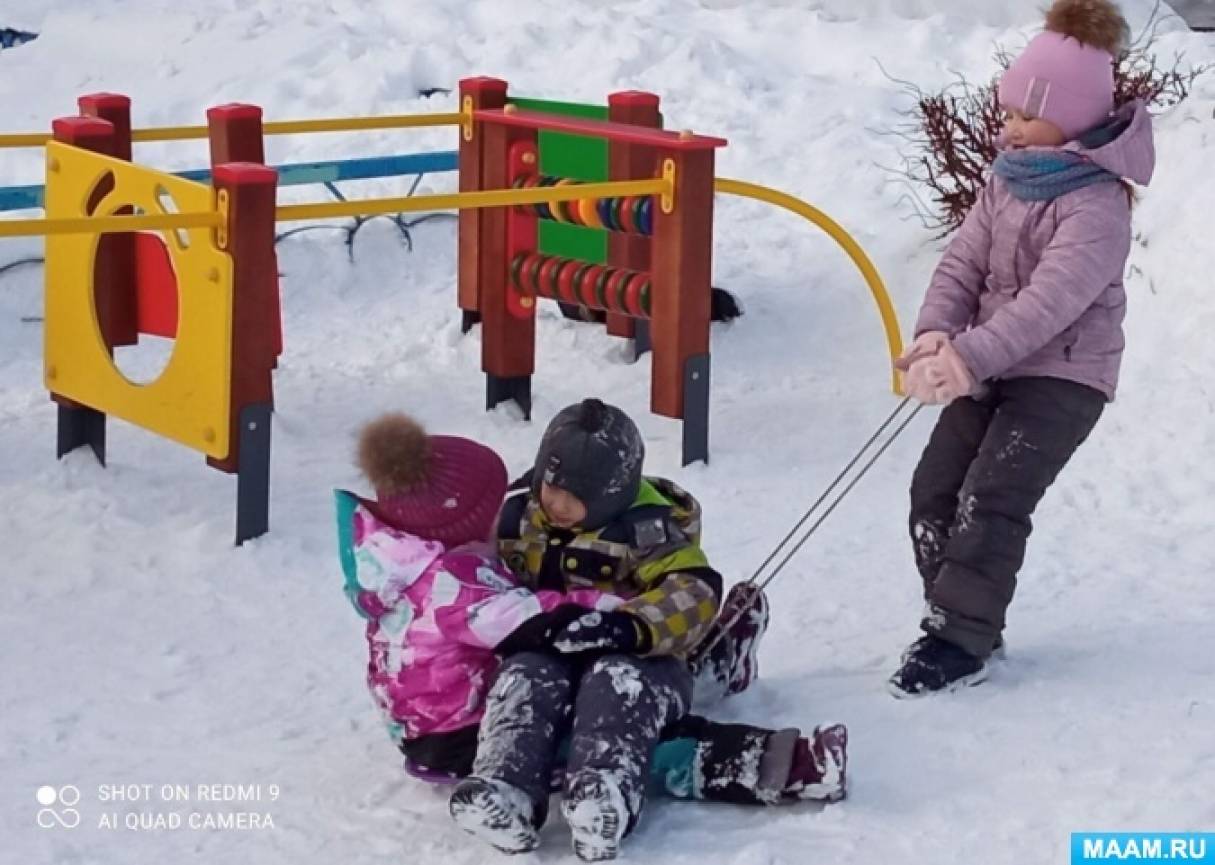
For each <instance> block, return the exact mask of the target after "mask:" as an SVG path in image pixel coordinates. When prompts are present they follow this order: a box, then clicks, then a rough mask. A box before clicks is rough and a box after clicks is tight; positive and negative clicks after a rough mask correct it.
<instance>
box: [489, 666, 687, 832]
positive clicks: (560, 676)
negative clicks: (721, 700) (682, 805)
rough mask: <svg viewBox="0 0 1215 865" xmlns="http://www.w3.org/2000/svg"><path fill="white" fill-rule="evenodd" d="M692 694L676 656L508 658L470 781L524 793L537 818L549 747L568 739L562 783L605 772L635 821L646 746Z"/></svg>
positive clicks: (544, 795) (553, 750)
mask: <svg viewBox="0 0 1215 865" xmlns="http://www.w3.org/2000/svg"><path fill="white" fill-rule="evenodd" d="M691 696H692V675H691V673H689V672H688V668H687V665H686V664H685V663H684V662H682V661H680V660H677V659H675V658H670V657H660V658H640V657H636V656H632V655H605V656H603V657H600V658H597V659H594V660H588V659H584V658H579V657H577V656H567V655H543V654H538V653H534V652H523V653H520V654H517V655H514V656H512V657H510V658H508V659H507V660H506V661H505V663H503V665H502V668H501V670H499V671H498V677H497V679H496V680H495V682H494V685H493V687H492V688H491V689H490V692H489V697H488V699H487V701H486V704H485V717H484V718H483V719H482V720H481V732H480V735H479V738H478V743H477V758H476V760H475V761H474V762H473V774H474V775H478V776H480V777H483V778H496V779H499V780H502V781H505V782H507V783H508V784H511V785H513V786H515V787H517V788H519V789H521V790H523V791H524V792H525V793H527V795H528V796H529V797H530V798H531V800H532V801H533V802H534V803H536V805H537V808H538V809H539V810H538V812H537V813H538V814H539V815H541V817H543V815H544V813H545V807H546V805H547V803H548V796H549V789H550V782H551V778H552V773H553V768H554V766H555V765H556V761H557V749H558V745H559V744H560V743H561V740H562V739H563V738H564V737H565V736H566V734H567V733H568V734H569V736H570V753H569V759H568V762H567V764H566V778H567V779H569V781H572V780H573V779H575V778H576V777H577V775H578V773H579V772H581V771H582V770H597V771H602V772H607V773H610V774H611V775H612V776H613V778H614V780H615V781H616V782H617V783H618V784H619V786H620V789H621V792H622V793H623V794H624V798H625V802H626V803H627V804H628V807H629V812H630V815H631V817H632V820H633V821H636V819H637V817H638V816H639V815H640V814H641V806H642V803H643V801H644V798H645V787H646V780H647V778H648V776H649V769H650V765H649V764H650V758H651V754H652V752H653V750H654V745H655V744H657V742H658V740H659V737H660V735H661V733H662V730H663V728H664V727H665V726H667V724H669V723H671V722H672V721H675V720H677V719H679V718H680V717H682V716H683V715H684V713H685V712H686V711H687V707H688V705H689V704H690V702H691ZM569 781H567V783H569Z"/></svg>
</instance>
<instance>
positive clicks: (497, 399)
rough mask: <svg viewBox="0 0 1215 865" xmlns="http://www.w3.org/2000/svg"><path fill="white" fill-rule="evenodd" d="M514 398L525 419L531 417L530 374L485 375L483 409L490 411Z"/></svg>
mask: <svg viewBox="0 0 1215 865" xmlns="http://www.w3.org/2000/svg"><path fill="white" fill-rule="evenodd" d="M512 399H513V400H514V401H515V403H516V404H517V405H518V406H519V408H520V409H522V411H523V417H524V419H525V420H531V419H532V377H531V376H530V375H520V376H514V377H512V378H499V377H498V376H496V375H489V374H486V376H485V410H486V411H490V410H491V409H493V408H496V407H497V406H498V405H499V404H501V403H504V402H506V401H507V400H512Z"/></svg>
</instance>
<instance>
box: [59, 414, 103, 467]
mask: <svg viewBox="0 0 1215 865" xmlns="http://www.w3.org/2000/svg"><path fill="white" fill-rule="evenodd" d="M85 445H88V446H89V447H91V448H92V449H93V455H94V456H95V457H97V462H99V463H101V464H102V465H103V466H104V465H105V415H104V414H102V413H101V412H99V411H97V409H93V408H89V407H88V406H83V405H81V406H65V405H61V406H59V424H58V441H57V443H56V447H55V456H56V458H59V459H62V458H63V455H64V454H66V453H69V452H71V451H74V450H76V448H78V447H83V446H85Z"/></svg>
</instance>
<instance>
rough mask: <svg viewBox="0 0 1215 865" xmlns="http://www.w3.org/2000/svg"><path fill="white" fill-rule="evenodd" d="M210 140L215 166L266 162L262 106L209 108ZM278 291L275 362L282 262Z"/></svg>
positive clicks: (273, 312) (273, 298) (278, 345)
mask: <svg viewBox="0 0 1215 865" xmlns="http://www.w3.org/2000/svg"><path fill="white" fill-rule="evenodd" d="M207 139H208V141H209V143H210V147H211V169H212V170H214V169H215V168H216V166H219V165H225V164H228V163H233V162H252V163H256V164H258V165H265V164H266V149H265V136H264V135H263V133H262V109H261V108H260V107H259V106H257V105H245V104H243V103H239V102H236V103H229V104H227V105H216V106H215V107H213V108H208V109H207ZM273 279H274V283H273V285H274V290H273V291H268V292H266V298H267V301H268V302H269V304H270V324H269V326H270V327H272V328H273V334H274V340H273V348H274V365H275V366H277V365H278V356H279V355H281V354H282V353H283V313H282V303H281V301H280V298H279V287H278V262H277V258H276V260H275V264H274V268H273Z"/></svg>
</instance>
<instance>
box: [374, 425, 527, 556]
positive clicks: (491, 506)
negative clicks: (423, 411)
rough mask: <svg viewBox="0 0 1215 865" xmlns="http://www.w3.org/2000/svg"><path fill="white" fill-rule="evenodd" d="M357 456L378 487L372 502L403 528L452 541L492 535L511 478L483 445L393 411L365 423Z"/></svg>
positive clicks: (452, 543) (457, 542)
mask: <svg viewBox="0 0 1215 865" xmlns="http://www.w3.org/2000/svg"><path fill="white" fill-rule="evenodd" d="M358 459H359V466H360V468H362V470H363V473H364V474H365V475H366V476H367V479H368V480H369V481H370V482H371V484H372V486H374V487H375V491H376V501H375V503H374V506H373V508H372V509H373V510H374V511H375V512H376V514H377V515H378V516H379V517H380V518H381V519H383V520H385V521H386V522H388V523H390V524H392V525H393V526H395V527H396V528H398V529H401V530H402V531H406V532H409V533H410V534H411V535H417V536H418V537H420V538H425V539H426V540H434V541H439V542H440V543H441V544H443V545H444V546H446V547H448V548H451V547H457V546H460V545H461V544H466V543H470V542H473V541H484V540H488V539H489V538H491V537H492V535H493V529H494V522H495V520H496V518H497V515H498V509H499V508H501V506H502V498H503V496H505V495H506V486H507V477H506V466H505V465H503V463H502V460H501V458H500V457H499V456H498V455H497V454H496V453H494V452H493V451H492V450H490V449H489V448H487V447H485V446H484V445H482V444H478V443H477V442H475V441H472V440H471V439H466V438H458V437H456V436H432V435H427V434H426V431H425V430H424V429H422V427H421V426H420V425H419V424H418V423H417V422H416V421H414V420H413V419H412V418H409V417H407V416H406V415H403V414H389V415H384V416H383V417H381V418H378V419H377V420H374V421H372V422H371V423H369V424H368V425H367V426H366V427H364V428H363V431H362V432H361V433H360V436H359V452H358Z"/></svg>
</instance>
